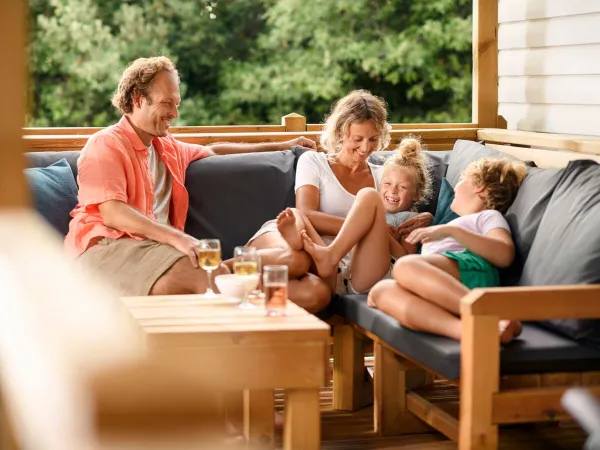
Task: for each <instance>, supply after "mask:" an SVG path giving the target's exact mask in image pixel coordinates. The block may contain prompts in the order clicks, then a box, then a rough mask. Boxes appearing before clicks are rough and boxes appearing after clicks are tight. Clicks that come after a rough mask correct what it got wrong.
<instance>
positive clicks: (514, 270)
mask: <svg viewBox="0 0 600 450" xmlns="http://www.w3.org/2000/svg"><path fill="white" fill-rule="evenodd" d="M563 172H564V169H539V168H537V167H530V168H528V170H527V178H525V181H523V184H522V185H521V187H520V188H519V192H518V194H517V198H515V201H514V202H513V204H512V205H511V206H510V208H508V211H507V212H506V214H505V216H504V217H505V218H506V220H507V222H508V224H509V225H510V230H511V233H512V237H513V240H514V242H515V261H514V263H513V264H512V265H511V266H510V267H509V268H508V269H504V270H501V271H500V276H501V279H502V284H503V285H504V286H513V285H515V284H517V283H518V281H519V278H520V277H521V271H522V270H523V264H524V262H525V261H526V260H527V257H528V256H529V250H530V249H531V245H532V244H533V239H534V238H535V235H536V233H537V230H538V227H539V225H540V222H541V220H542V217H543V215H544V212H545V211H546V207H547V206H548V202H549V201H550V197H551V196H552V193H553V192H554V189H555V188H556V185H557V184H558V181H559V180H560V177H561V176H562V174H563Z"/></svg>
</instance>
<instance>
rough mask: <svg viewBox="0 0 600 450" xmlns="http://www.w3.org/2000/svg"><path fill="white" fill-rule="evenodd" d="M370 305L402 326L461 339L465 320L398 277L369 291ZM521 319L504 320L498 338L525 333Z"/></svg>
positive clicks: (382, 282)
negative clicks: (428, 299) (419, 295)
mask: <svg viewBox="0 0 600 450" xmlns="http://www.w3.org/2000/svg"><path fill="white" fill-rule="evenodd" d="M368 302H369V306H371V307H376V308H379V309H380V310H382V311H383V312H384V313H386V314H389V315H390V316H392V317H393V318H394V319H396V320H397V321H398V322H400V323H401V324H402V325H404V326H405V327H407V328H410V329H412V330H415V331H424V332H427V333H433V334H439V335H441V336H447V337H449V338H452V339H456V340H457V341H460V340H461V338H462V322H461V320H460V318H459V317H457V316H455V315H453V314H451V313H450V312H448V311H447V310H446V309H445V308H443V307H442V306H439V305H437V304H435V303H431V302H429V301H427V300H425V299H423V298H421V297H418V296H416V295H415V294H413V293H412V292H409V291H408V290H406V289H404V288H403V287H401V286H400V285H399V284H398V283H396V282H395V281H394V280H383V281H380V282H379V283H377V284H376V285H375V286H374V287H373V289H371V291H370V292H369V297H368ZM522 329H523V327H522V326H521V324H520V323H519V322H517V321H512V320H501V321H500V322H499V323H498V337H499V338H500V342H502V343H504V344H506V343H508V342H510V341H512V340H513V339H514V338H516V337H517V336H518V335H519V334H521V331H522Z"/></svg>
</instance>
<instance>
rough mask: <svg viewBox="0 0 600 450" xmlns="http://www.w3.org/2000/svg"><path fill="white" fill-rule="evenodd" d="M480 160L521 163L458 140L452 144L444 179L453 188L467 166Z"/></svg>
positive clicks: (506, 155) (531, 164) (529, 163)
mask: <svg viewBox="0 0 600 450" xmlns="http://www.w3.org/2000/svg"><path fill="white" fill-rule="evenodd" d="M481 158H507V159H511V160H515V161H521V160H520V159H519V158H515V157H514V156H511V155H509V154H507V153H504V152H501V151H498V150H495V149H493V148H491V147H486V146H485V145H482V143H479V142H474V141H465V140H463V139H458V140H457V141H456V142H455V143H454V148H453V149H452V152H450V161H448V170H447V171H446V178H447V179H448V181H449V182H450V185H451V186H452V187H455V186H456V185H457V184H458V182H459V181H460V177H461V175H462V173H463V171H464V170H465V169H466V168H467V166H468V165H469V164H471V163H472V162H473V161H477V160H479V159H481ZM524 162H525V164H526V165H528V166H535V164H534V163H533V162H531V161H524Z"/></svg>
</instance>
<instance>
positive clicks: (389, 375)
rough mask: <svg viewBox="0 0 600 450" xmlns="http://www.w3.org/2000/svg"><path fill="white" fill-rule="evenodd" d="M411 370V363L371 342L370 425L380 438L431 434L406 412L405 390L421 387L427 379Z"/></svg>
mask: <svg viewBox="0 0 600 450" xmlns="http://www.w3.org/2000/svg"><path fill="white" fill-rule="evenodd" d="M411 369H414V365H413V364H410V363H408V362H405V361H403V360H402V358H400V357H398V356H397V355H395V354H394V353H393V352H392V351H391V350H389V349H387V348H386V347H384V346H383V345H382V344H381V343H379V342H375V408H374V422H375V432H376V433H377V434H378V435H380V436H394V435H398V434H412V433H426V432H430V431H431V428H430V427H429V426H428V425H427V424H426V423H424V422H423V421H421V420H420V419H419V418H418V417H416V416H415V415H414V414H413V413H411V412H410V411H409V410H408V409H406V389H407V387H409V386H410V387H416V386H418V385H422V384H425V383H427V382H428V381H429V379H430V377H429V376H427V375H426V374H425V373H424V372H423V371H416V372H414V373H412V370H411ZM409 371H410V372H411V373H409ZM413 375H414V376H413Z"/></svg>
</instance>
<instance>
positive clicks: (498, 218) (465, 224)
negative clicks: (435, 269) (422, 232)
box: [421, 209, 510, 255]
mask: <svg viewBox="0 0 600 450" xmlns="http://www.w3.org/2000/svg"><path fill="white" fill-rule="evenodd" d="M448 225H452V226H455V227H460V228H464V229H465V230H468V231H471V232H472V233H477V234H481V235H483V236H485V235H486V234H488V233H489V232H490V231H492V230H493V229H494V228H502V229H504V230H506V231H508V232H509V233H510V227H509V226H508V222H507V221H506V219H505V218H504V216H503V215H502V213H500V212H498V211H496V210H493V209H486V210H484V211H481V212H478V213H475V214H469V215H467V216H461V217H458V218H456V219H454V220H451V221H450V222H448ZM464 249H465V248H464V247H463V246H462V245H461V244H460V243H459V242H458V241H457V240H456V239H454V238H451V237H447V238H445V239H441V240H439V241H434V242H429V243H427V244H423V248H422V249H421V254H422V255H435V254H440V253H444V252H460V251H463V250H464Z"/></svg>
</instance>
